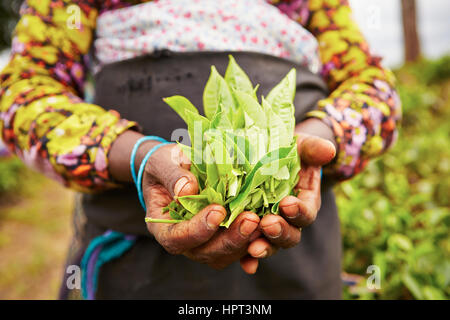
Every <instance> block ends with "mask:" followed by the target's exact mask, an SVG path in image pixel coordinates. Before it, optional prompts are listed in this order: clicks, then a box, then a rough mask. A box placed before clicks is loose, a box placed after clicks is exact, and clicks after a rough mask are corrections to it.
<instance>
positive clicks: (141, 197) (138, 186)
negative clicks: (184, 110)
mask: <svg viewBox="0 0 450 320" xmlns="http://www.w3.org/2000/svg"><path fill="white" fill-rule="evenodd" d="M167 144H172V143H171V142H167V141H166V142H162V143H160V144H158V145H156V146H154V147H153V148H152V149H151V150H150V151H149V152H147V154H146V155H145V157H144V159H143V160H142V162H141V165H140V167H139V172H138V176H137V181H136V189H137V192H138V197H139V202H140V203H141V206H142V208H143V209H144V211H147V208H146V206H145V203H144V195H143V194H142V176H143V175H144V169H145V165H146V164H147V161H148V159H149V158H150V157H151V155H152V154H153V153H154V152H155V151H156V150H158V149H159V148H161V147H162V146H165V145H167Z"/></svg>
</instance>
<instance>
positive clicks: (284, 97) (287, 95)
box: [266, 69, 296, 139]
mask: <svg viewBox="0 0 450 320" xmlns="http://www.w3.org/2000/svg"><path fill="white" fill-rule="evenodd" d="M295 88H296V70H295V69H291V71H289V73H288V74H287V75H286V76H285V77H284V78H283V80H281V82H280V83H279V84H278V85H276V86H275V87H274V88H273V89H272V90H271V91H270V92H269V94H268V95H267V98H266V99H267V102H268V103H269V104H270V105H271V106H272V110H273V111H274V112H275V113H276V114H278V116H279V117H280V118H281V119H282V120H283V122H284V124H285V127H286V131H287V133H288V134H289V135H290V136H289V137H290V139H292V136H291V135H293V134H294V126H295V117H294V113H295V107H294V97H295Z"/></svg>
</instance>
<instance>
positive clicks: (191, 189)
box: [145, 145, 198, 196]
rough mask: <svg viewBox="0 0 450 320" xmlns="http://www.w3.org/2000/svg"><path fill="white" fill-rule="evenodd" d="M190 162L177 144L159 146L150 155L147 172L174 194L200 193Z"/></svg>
mask: <svg viewBox="0 0 450 320" xmlns="http://www.w3.org/2000/svg"><path fill="white" fill-rule="evenodd" d="M189 168H190V162H189V160H188V159H187V158H186V156H185V155H184V154H183V152H182V150H181V149H180V148H179V147H178V146H177V145H167V146H164V147H161V148H159V149H158V150H156V151H155V153H154V154H153V155H152V156H151V157H150V159H149V161H148V163H147V166H146V168H145V169H146V172H147V173H149V175H150V176H152V177H154V178H155V179H156V180H157V181H158V182H160V183H161V184H162V185H163V186H164V187H166V189H167V190H168V191H169V192H170V194H171V195H172V196H186V195H192V194H197V193H198V182H197V179H196V178H195V176H194V175H193V174H192V173H191V172H190V171H189Z"/></svg>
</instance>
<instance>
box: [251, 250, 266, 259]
mask: <svg viewBox="0 0 450 320" xmlns="http://www.w3.org/2000/svg"><path fill="white" fill-rule="evenodd" d="M266 256H267V250H264V251H263V252H261V253H259V254H257V255H256V256H253V257H254V258H265V257H266Z"/></svg>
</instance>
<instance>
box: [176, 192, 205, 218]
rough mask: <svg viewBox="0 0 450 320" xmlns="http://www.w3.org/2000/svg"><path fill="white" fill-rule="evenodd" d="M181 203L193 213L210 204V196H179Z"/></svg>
mask: <svg viewBox="0 0 450 320" xmlns="http://www.w3.org/2000/svg"><path fill="white" fill-rule="evenodd" d="M177 200H178V201H179V202H180V204H181V205H182V206H183V207H184V208H185V209H186V210H188V211H189V212H190V213H192V214H193V215H195V214H197V213H198V212H199V211H201V210H202V209H203V208H204V207H206V206H207V205H208V196H207V195H202V194H196V195H189V196H182V197H178V198H177Z"/></svg>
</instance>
